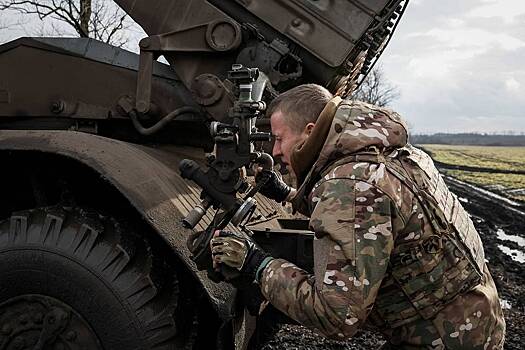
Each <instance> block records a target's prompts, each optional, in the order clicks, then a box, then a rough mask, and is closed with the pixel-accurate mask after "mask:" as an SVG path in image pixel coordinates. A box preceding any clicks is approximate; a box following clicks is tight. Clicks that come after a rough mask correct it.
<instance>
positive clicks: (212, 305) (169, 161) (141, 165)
mask: <svg viewBox="0 0 525 350" xmlns="http://www.w3.org/2000/svg"><path fill="white" fill-rule="evenodd" d="M116 3H117V4H118V5H119V6H121V7H122V8H123V9H124V10H125V11H126V12H127V13H128V14H129V15H130V16H131V17H132V18H133V19H134V20H135V21H136V22H137V23H138V24H140V25H141V26H142V28H144V30H145V32H146V33H147V34H148V37H146V38H144V39H143V40H141V41H140V48H139V49H140V53H139V54H135V53H131V52H128V51H125V50H123V49H120V48H117V47H112V46H110V45H107V44H104V43H101V42H97V41H95V40H91V39H85V38H75V39H73V38H41V37H39V38H20V39H18V40H14V41H11V42H8V43H6V44H3V45H1V46H0V166H1V168H0V169H1V171H0V193H1V198H0V349H119V350H127V349H197V348H205V349H211V348H219V349H220V348H223V349H228V348H236V349H244V348H247V347H248V346H251V345H248V344H249V342H250V339H252V344H253V337H252V335H253V334H254V329H255V328H256V325H257V318H256V317H254V316H252V315H251V314H250V312H248V311H247V306H249V305H250V301H249V298H250V295H246V294H245V295H242V294H241V293H238V292H237V290H236V289H235V288H233V287H232V286H231V285H230V284H227V283H224V282H219V283H216V282H215V281H211V280H210V277H209V275H208V274H207V272H206V271H204V270H205V269H203V268H202V264H203V259H205V258H206V257H205V254H204V257H203V256H200V257H199V256H198V255H199V252H197V251H196V250H195V249H192V247H188V246H187V244H186V241H187V239H188V237H197V236H198V237H201V236H204V235H205V234H206V232H209V229H210V227H212V226H213V225H214V224H215V223H216V215H217V212H215V214H214V208H215V209H217V211H220V210H221V208H222V213H227V214H228V215H226V216H224V215H223V216H222V221H221V226H222V227H226V226H227V227H228V228H229V229H231V230H234V231H235V230H237V231H242V232H249V233H250V234H252V235H253V237H254V238H255V239H256V240H257V241H258V242H259V243H260V244H261V245H263V246H264V247H265V248H266V249H267V250H268V251H270V252H271V253H272V254H273V255H274V256H279V257H286V258H287V259H289V260H291V261H294V262H296V263H297V264H299V265H300V266H303V267H304V268H309V266H311V261H310V258H311V244H310V237H311V236H310V235H309V233H308V231H306V230H304V226H303V225H302V222H301V220H296V219H293V218H292V217H290V216H289V215H288V214H287V212H286V211H285V210H283V208H282V206H281V205H278V204H275V203H273V202H271V201H268V200H266V199H264V198H263V197H262V196H259V195H257V194H255V192H257V191H256V190H257V188H256V186H255V187H253V188H252V189H251V190H250V189H249V188H248V189H247V188H246V185H247V182H246V181H244V180H242V179H244V177H243V176H242V175H239V174H242V172H240V171H239V170H240V169H242V168H244V167H246V166H247V165H248V164H249V163H251V162H252V161H253V160H254V159H255V158H254V157H253V155H254V154H258V156H257V157H258V158H257V159H263V160H265V161H266V162H267V163H268V162H269V163H271V159H270V160H269V159H268V157H266V158H265V157H264V156H263V155H264V152H262V151H260V149H259V148H258V147H259V144H260V142H261V141H264V140H266V141H268V140H269V137H268V136H269V135H268V133H265V132H264V131H265V130H266V132H267V131H268V120H267V119H265V118H264V117H263V114H264V113H263V110H264V102H268V101H270V100H271V99H272V98H273V97H274V96H275V95H276V94H277V93H279V92H281V91H283V90H286V89H288V88H290V87H293V86H296V85H298V84H301V83H307V82H314V83H318V84H322V85H324V86H326V87H328V88H329V89H331V90H332V91H333V92H334V93H339V94H340V95H344V96H346V95H348V94H350V93H351V91H352V90H353V89H354V88H355V86H356V85H357V84H359V82H360V80H362V79H363V77H364V76H365V75H366V73H367V72H368V71H369V70H370V68H371V66H372V65H373V64H374V62H375V61H376V60H377V58H378V57H379V55H380V54H381V52H382V51H383V50H384V48H385V46H386V44H387V43H388V41H389V40H390V37H391V35H392V33H393V31H394V29H395V27H396V25H397V23H398V21H399V18H400V16H401V15H402V13H403V11H404V9H405V8H406V5H407V3H408V1H407V0H345V1H331V0H289V1H283V0H236V1H234V0H207V1H206V0H157V1H147V0H116ZM159 56H164V57H165V59H166V60H167V62H169V65H167V64H163V63H159V62H158V61H157V58H158V57H159ZM257 116H258V117H259V118H257V120H256V117H257ZM256 126H257V127H258V128H259V129H260V130H262V132H259V131H257V130H256ZM263 147H264V146H263ZM256 149H258V150H259V151H256ZM213 150H215V153H214V154H212V155H210V153H213V152H212V151H213ZM219 150H220V152H219ZM183 159H185V160H184V161H183ZM179 166H180V167H181V170H182V173H181V172H180V171H179ZM203 169H207V170H203ZM209 169H212V170H213V169H214V170H213V171H210V170H209ZM224 169H227V171H226V170H224ZM210 174H211V175H210ZM232 174H234V175H235V176H234V177H233V179H234V180H235V181H233V182H232V181H231V177H229V176H230V175H232ZM212 175H213V176H212ZM183 176H184V177H185V178H188V179H191V180H193V181H189V180H187V179H185V178H183ZM216 180H217V181H216ZM219 180H220V181H219ZM241 180H242V181H241ZM221 181H222V182H221ZM241 185H242V186H241ZM221 186H222V187H225V186H226V187H227V189H226V190H225V189H224V188H222V187H221ZM228 186H229V187H228ZM248 187H249V186H248ZM254 189H255V190H254ZM243 191H244V193H247V192H246V191H248V194H250V195H249V196H248V195H243V194H242V192H243ZM192 235H194V236H192ZM275 242H278V244H274V243H275ZM201 243H202V242H201ZM204 243H205V241H204ZM193 248H195V247H193ZM199 258H202V259H200V260H199ZM204 264H205V262H204ZM265 312H266V311H265ZM252 314H257V313H256V312H255V313H254V312H252ZM263 314H264V312H263ZM276 315H277V313H276ZM260 317H262V316H260ZM275 317H277V316H275ZM259 325H260V323H259ZM255 333H256V332H255Z"/></svg>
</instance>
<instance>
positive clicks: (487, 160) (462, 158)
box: [422, 145, 525, 201]
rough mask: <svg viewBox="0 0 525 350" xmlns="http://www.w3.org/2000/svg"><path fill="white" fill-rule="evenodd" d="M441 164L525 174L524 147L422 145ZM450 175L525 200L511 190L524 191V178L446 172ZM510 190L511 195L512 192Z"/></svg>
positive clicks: (482, 173)
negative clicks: (524, 172)
mask: <svg viewBox="0 0 525 350" xmlns="http://www.w3.org/2000/svg"><path fill="white" fill-rule="evenodd" d="M422 147H423V148H424V149H425V150H427V151H430V152H431V154H432V157H433V158H434V159H435V160H437V161H439V162H442V163H447V164H453V165H462V166H470V167H479V168H490V169H497V170H522V171H525V147H496V146H494V147H488V146H456V145H422ZM446 173H447V174H448V175H451V176H454V177H456V178H458V179H460V180H463V181H467V182H470V183H473V184H475V185H478V186H483V187H491V188H492V189H494V188H495V189H497V190H499V192H502V193H503V194H505V195H506V196H507V197H509V198H512V199H517V200H521V201H525V194H521V193H513V192H512V190H519V189H525V175H518V174H501V173H491V172H475V171H463V170H447V171H446ZM509 191H511V192H509Z"/></svg>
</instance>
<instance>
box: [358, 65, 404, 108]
mask: <svg viewBox="0 0 525 350" xmlns="http://www.w3.org/2000/svg"><path fill="white" fill-rule="evenodd" d="M353 96H354V98H355V99H357V100H361V101H364V102H368V103H371V104H374V105H376V106H379V107H385V106H388V105H390V103H392V102H393V101H394V100H396V99H397V98H399V96H400V92H399V89H398V88H397V87H396V86H394V85H392V83H390V82H389V81H388V79H387V78H386V77H385V74H384V72H383V67H382V66H381V65H376V66H375V67H374V69H372V71H371V72H370V73H368V75H367V77H366V78H365V80H364V81H363V82H362V83H361V85H360V86H359V89H357V90H356V91H355V92H354V95H353Z"/></svg>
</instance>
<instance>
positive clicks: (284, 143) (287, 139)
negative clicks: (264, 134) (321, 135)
mask: <svg viewBox="0 0 525 350" xmlns="http://www.w3.org/2000/svg"><path fill="white" fill-rule="evenodd" d="M310 124H312V125H311V126H310V125H309V126H307V127H306V128H305V129H303V130H293V129H292V128H291V127H290V126H289V125H288V124H287V123H286V120H285V119H284V115H283V113H282V112H281V111H279V110H277V111H276V112H274V113H273V114H272V116H271V117H270V125H271V127H272V134H273V135H274V138H275V143H274V144H273V150H272V155H273V157H274V158H275V157H279V158H281V161H282V162H283V163H284V165H286V168H287V169H288V171H293V170H292V168H291V166H290V157H291V154H292V151H293V149H294V146H295V145H296V144H298V143H299V142H302V141H303V140H305V139H306V138H307V137H308V135H309V134H310V131H311V128H312V127H313V125H314V124H313V123H310Z"/></svg>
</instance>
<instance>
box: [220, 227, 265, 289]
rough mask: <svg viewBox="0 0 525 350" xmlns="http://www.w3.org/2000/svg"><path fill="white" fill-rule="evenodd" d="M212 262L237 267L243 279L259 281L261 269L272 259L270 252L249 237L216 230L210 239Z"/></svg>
mask: <svg viewBox="0 0 525 350" xmlns="http://www.w3.org/2000/svg"><path fill="white" fill-rule="evenodd" d="M210 245H211V254H212V258H213V263H214V265H215V266H217V267H219V266H220V265H221V264H224V265H227V266H229V267H233V268H235V269H237V270H238V271H239V272H240V274H241V276H242V277H243V279H244V280H246V279H247V280H248V281H251V282H253V281H255V282H257V283H258V282H259V278H260V274H261V272H262V270H264V268H265V267H266V265H268V263H269V262H270V261H271V260H273V258H272V257H271V256H270V254H268V253H266V252H265V251H264V250H262V249H261V248H259V247H258V246H257V245H256V244H255V243H254V242H253V241H252V240H251V239H249V238H246V237H242V236H238V235H235V234H234V233H232V232H229V231H216V232H215V235H214V237H213V238H212V239H211V242H210Z"/></svg>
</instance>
